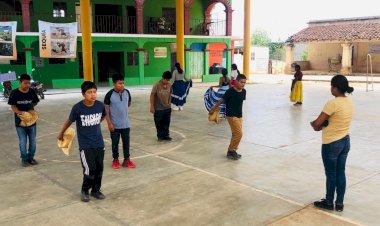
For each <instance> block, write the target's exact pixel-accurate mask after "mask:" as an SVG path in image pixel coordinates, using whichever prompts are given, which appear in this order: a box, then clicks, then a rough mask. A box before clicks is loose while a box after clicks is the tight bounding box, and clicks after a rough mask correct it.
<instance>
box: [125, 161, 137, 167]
mask: <svg viewBox="0 0 380 226" xmlns="http://www.w3.org/2000/svg"><path fill="white" fill-rule="evenodd" d="M123 166H124V167H128V168H136V164H134V163H133V162H132V161H131V160H129V159H124V162H123Z"/></svg>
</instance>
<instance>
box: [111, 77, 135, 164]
mask: <svg viewBox="0 0 380 226" xmlns="http://www.w3.org/2000/svg"><path fill="white" fill-rule="evenodd" d="M112 81H113V89H111V90H110V91H109V92H108V93H107V94H106V96H105V98H104V105H105V108H106V112H107V116H106V120H107V124H108V129H109V131H110V133H111V140H112V157H113V162H112V168H114V169H118V168H120V162H119V140H120V137H121V140H122V142H123V155H124V161H123V164H122V166H123V167H128V168H135V167H136V165H135V164H134V163H133V162H132V161H131V160H130V159H129V156H130V155H129V133H130V129H129V120H128V109H129V107H130V106H131V101H132V99H131V94H130V93H129V91H128V90H127V89H125V88H124V76H123V75H121V74H114V75H112Z"/></svg>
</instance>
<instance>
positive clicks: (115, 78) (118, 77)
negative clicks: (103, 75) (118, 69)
mask: <svg viewBox="0 0 380 226" xmlns="http://www.w3.org/2000/svg"><path fill="white" fill-rule="evenodd" d="M117 81H124V75H122V74H119V73H116V74H113V75H112V82H113V83H116V82H117Z"/></svg>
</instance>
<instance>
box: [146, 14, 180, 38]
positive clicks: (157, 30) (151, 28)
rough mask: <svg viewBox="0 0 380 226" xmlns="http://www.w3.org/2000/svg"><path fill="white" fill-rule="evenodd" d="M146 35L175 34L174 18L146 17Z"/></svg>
mask: <svg viewBox="0 0 380 226" xmlns="http://www.w3.org/2000/svg"><path fill="white" fill-rule="evenodd" d="M145 24H146V29H145V32H146V33H147V34H175V33H176V23H175V18H171V17H147V18H145Z"/></svg>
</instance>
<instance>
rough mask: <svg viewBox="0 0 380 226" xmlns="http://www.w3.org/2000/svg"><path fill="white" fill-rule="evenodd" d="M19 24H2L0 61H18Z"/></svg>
mask: <svg viewBox="0 0 380 226" xmlns="http://www.w3.org/2000/svg"><path fill="white" fill-rule="evenodd" d="M16 28H17V22H0V60H16V59H17V50H16Z"/></svg>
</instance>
